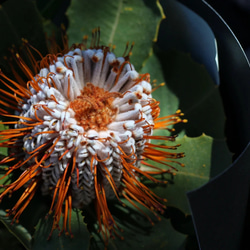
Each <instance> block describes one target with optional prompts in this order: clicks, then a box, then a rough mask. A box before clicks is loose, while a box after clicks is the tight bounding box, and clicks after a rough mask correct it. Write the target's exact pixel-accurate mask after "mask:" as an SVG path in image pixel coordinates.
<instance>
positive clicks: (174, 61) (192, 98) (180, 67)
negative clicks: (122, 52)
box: [142, 47, 225, 139]
mask: <svg viewBox="0 0 250 250" xmlns="http://www.w3.org/2000/svg"><path fill="white" fill-rule="evenodd" d="M146 72H148V73H150V75H151V79H152V80H153V79H155V80H157V82H158V83H161V82H165V83H166V84H165V86H163V87H160V88H159V89H157V90H156V91H155V92H154V93H153V97H154V98H156V99H157V100H159V101H160V102H161V104H160V107H161V116H165V115H169V114H171V113H174V112H175V111H176V109H177V108H180V109H181V110H182V111H183V112H184V113H185V118H187V119H188V120H189V122H188V123H187V124H186V123H185V124H182V125H181V126H176V127H177V128H178V132H179V131H180V130H185V132H186V134H187V135H188V136H191V137H195V136H199V135H201V134H202V133H206V134H207V135H210V136H212V137H214V138H221V139H223V138H224V124H225V114H224V110H223V105H222V101H221V98H220V94H219V89H218V86H217V85H215V84H214V83H213V81H212V79H211V77H210V75H209V74H208V72H207V71H206V68H205V67H204V66H203V65H200V64H198V63H196V62H195V61H193V60H192V58H191V56H190V55H189V54H187V53H183V52H179V51H175V50H173V51H169V52H162V51H160V50H159V49H158V48H157V47H155V49H154V51H153V52H152V55H151V56H150V57H149V59H148V60H147V61H146V63H145V65H144V67H143V68H142V73H146Z"/></svg>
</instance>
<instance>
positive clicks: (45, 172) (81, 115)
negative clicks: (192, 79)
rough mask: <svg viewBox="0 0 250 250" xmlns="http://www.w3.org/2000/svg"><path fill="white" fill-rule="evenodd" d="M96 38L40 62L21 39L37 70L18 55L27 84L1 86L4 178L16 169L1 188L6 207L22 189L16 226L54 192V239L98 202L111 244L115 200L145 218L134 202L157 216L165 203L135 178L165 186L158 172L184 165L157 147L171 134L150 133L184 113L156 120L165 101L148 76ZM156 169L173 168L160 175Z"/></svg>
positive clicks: (4, 79)
mask: <svg viewBox="0 0 250 250" xmlns="http://www.w3.org/2000/svg"><path fill="white" fill-rule="evenodd" d="M98 34H99V33H98V32H97V33H95V34H94V39H93V40H94V41H93V40H92V42H91V46H90V47H89V48H87V47H86V44H85V43H83V44H79V45H74V46H73V47H72V48H71V49H69V50H68V51H66V52H65V53H64V54H57V55H56V54H49V55H47V56H45V57H44V58H41V60H40V62H39V63H38V62H36V61H35V59H34V57H33V56H32V54H31V53H30V51H31V48H33V47H32V46H30V45H29V44H28V43H27V42H25V44H26V46H27V51H29V57H30V59H31V63H32V65H33V66H34V67H33V68H34V69H36V70H37V72H33V71H32V70H31V69H30V68H29V67H28V66H27V64H25V62H24V61H23V60H22V59H21V57H20V56H19V55H18V54H16V59H17V61H18V63H19V66H20V67H21V69H22V70H23V72H24V73H25V74H26V75H27V76H28V77H29V81H28V82H27V84H26V86H23V85H22V84H20V81H21V80H20V81H14V80H11V79H10V78H8V77H7V76H6V75H4V74H3V73H2V72H0V75H1V78H0V81H1V83H2V84H4V85H5V86H6V87H7V88H8V89H9V91H6V90H3V89H0V92H1V94H2V99H3V101H1V104H2V106H3V107H5V108H2V109H1V115H2V116H4V117H7V118H11V121H7V122H1V124H5V125H9V126H10V128H9V129H7V130H4V131H1V132H0V136H1V141H2V142H1V143H0V146H1V147H7V148H9V155H8V156H7V157H6V158H5V159H3V160H2V161H1V164H2V165H3V164H5V165H6V164H8V165H9V167H8V169H7V170H6V174H5V176H4V177H6V176H8V175H10V174H11V173H12V172H13V171H19V172H20V176H19V178H17V179H16V180H15V181H14V182H12V183H11V184H8V185H4V186H2V188H3V189H4V191H3V192H2V193H1V195H0V200H2V199H3V197H4V196H6V195H7V194H11V193H13V192H15V191H16V190H19V189H21V188H23V187H24V191H23V193H22V195H21V197H20V198H19V200H18V201H17V202H16V204H15V206H14V207H13V208H11V209H9V210H8V215H9V216H13V221H18V219H19V217H20V215H21V214H22V212H23V211H24V209H25V208H26V207H27V206H28V204H29V203H30V201H31V200H32V198H33V196H34V195H35V194H36V191H37V189H40V190H41V192H42V194H43V195H50V196H51V198H52V201H51V207H50V209H49V211H48V213H49V214H51V213H52V214H53V215H54V217H53V227H52V230H51V233H52V232H53V230H54V229H56V228H59V230H60V232H61V233H62V232H64V231H65V232H67V233H71V232H70V231H71V230H70V220H71V211H72V209H73V208H77V209H81V208H83V207H85V206H87V205H89V204H90V203H91V202H94V204H95V210H96V211H95V212H96V216H97V221H98V224H99V228H100V231H101V233H102V235H103V237H104V239H105V241H107V239H108V238H109V237H113V236H114V235H116V234H117V232H116V231H117V229H118V226H117V224H116V223H115V221H114V219H113V217H112V214H111V213H110V211H109V208H108V200H109V199H112V198H115V197H116V198H117V199H118V200H119V201H120V197H124V198H126V199H127V200H128V201H129V202H130V203H131V204H132V205H134V206H135V207H136V208H138V209H139V210H140V211H142V210H141V209H140V208H139V206H138V204H141V205H143V206H144V207H146V208H148V209H149V210H150V211H152V212H153V213H155V214H156V215H157V212H163V210H164V208H165V205H164V204H163V203H164V199H161V198H159V197H157V196H156V195H155V194H154V193H153V192H152V191H150V189H149V188H147V187H146V186H145V185H144V184H143V183H142V182H140V178H138V177H140V176H145V177H146V178H148V179H150V180H152V181H154V182H159V181H158V180H157V179H155V178H154V177H153V176H152V175H153V174H162V173H166V172H169V171H171V169H172V168H173V167H172V166H171V163H173V162H175V163H177V164H180V163H178V162H176V161H175V160H174V159H176V158H180V157H183V153H175V152H168V151H167V150H174V149H176V148H177V147H178V146H179V145H176V146H166V145H157V144H153V143H151V140H152V139H156V140H160V141H161V142H164V143H165V142H166V141H174V140H175V136H154V135H153V131H154V130H155V129H167V127H168V126H169V125H173V124H175V123H179V122H185V121H186V120H182V119H181V118H180V116H182V115H183V114H182V113H181V112H180V111H177V112H176V113H175V114H173V115H170V116H167V117H162V118H158V116H159V114H160V108H159V102H158V101H156V100H155V99H154V98H153V97H152V95H151V94H152V91H153V90H154V89H152V86H151V84H150V75H149V74H139V73H138V72H137V71H136V70H135V69H134V66H133V65H132V64H131V63H130V59H129V56H130V54H131V50H129V51H128V48H127V49H126V51H125V53H124V55H123V56H122V57H116V55H115V54H114V53H113V52H112V50H111V48H110V47H107V46H100V45H99V38H98ZM127 47H128V46H127ZM19 78H20V77H17V79H19ZM7 110H8V111H7ZM9 110H13V112H12V111H9ZM147 160H151V161H150V162H151V163H150V162H149V161H147ZM152 162H156V163H157V164H163V165H165V166H167V168H165V169H164V170H163V169H160V168H158V167H156V166H155V165H154V164H153V163H152ZM142 165H144V166H146V167H147V170H143V169H142V168H141V166H142ZM180 165H182V164H180ZM168 168H169V169H168ZM4 177H3V178H4ZM142 212H143V211H142ZM62 215H64V216H63V222H62V224H61V223H59V221H60V218H61V217H62ZM145 216H147V217H148V219H149V220H150V221H151V219H150V217H149V216H148V215H147V214H145ZM151 222H152V221H151Z"/></svg>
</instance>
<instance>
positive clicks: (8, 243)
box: [0, 210, 31, 249]
mask: <svg viewBox="0 0 250 250" xmlns="http://www.w3.org/2000/svg"><path fill="white" fill-rule="evenodd" d="M0 222H1V223H3V224H4V226H5V227H6V228H7V229H8V231H9V233H11V234H12V235H13V236H14V237H13V236H11V235H10V234H8V233H7V231H4V229H0V239H1V238H2V240H1V246H0V249H22V248H21V246H20V245H19V242H20V243H21V244H22V245H23V246H24V247H25V249H31V244H30V243H31V235H30V234H29V232H28V231H27V230H26V229H25V228H24V227H23V226H21V225H20V224H15V223H14V224H12V223H11V220H10V219H9V218H8V217H6V213H5V212H4V211H2V210H0ZM3 236H4V237H3ZM5 247H6V248H5ZM12 247H13V248H12Z"/></svg>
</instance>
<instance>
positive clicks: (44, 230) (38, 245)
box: [32, 211, 90, 250]
mask: <svg viewBox="0 0 250 250" xmlns="http://www.w3.org/2000/svg"><path fill="white" fill-rule="evenodd" d="M52 222H53V218H52V216H49V218H48V219H41V220H40V222H39V223H38V225H37V226H36V231H35V234H34V236H33V242H32V249H34V250H39V249H82V250H84V249H89V244H90V235H89V232H88V230H87V227H86V225H85V223H84V222H83V217H82V215H81V213H80V212H79V211H73V212H72V219H71V228H72V233H73V236H74V237H73V238H71V237H70V235H65V234H64V233H62V235H61V236H60V237H59V236H58V234H59V231H58V230H55V231H54V232H53V234H52V237H51V238H50V239H49V240H48V237H49V233H50V231H51V228H52Z"/></svg>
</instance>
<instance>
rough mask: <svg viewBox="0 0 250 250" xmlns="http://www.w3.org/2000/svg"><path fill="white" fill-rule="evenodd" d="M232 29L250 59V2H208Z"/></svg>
mask: <svg viewBox="0 0 250 250" xmlns="http://www.w3.org/2000/svg"><path fill="white" fill-rule="evenodd" d="M206 2H207V3H209V4H210V5H211V6H212V7H213V8H214V9H215V10H216V11H217V12H218V14H219V15H220V16H221V17H222V18H223V19H224V20H225V22H226V23H227V24H228V26H229V27H230V28H231V30H232V31H233V33H234V34H235V36H236V37H237V39H238V40H239V42H240V44H241V46H242V47H243V49H244V50H245V52H246V54H247V56H248V58H250V0H207V1H206Z"/></svg>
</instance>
